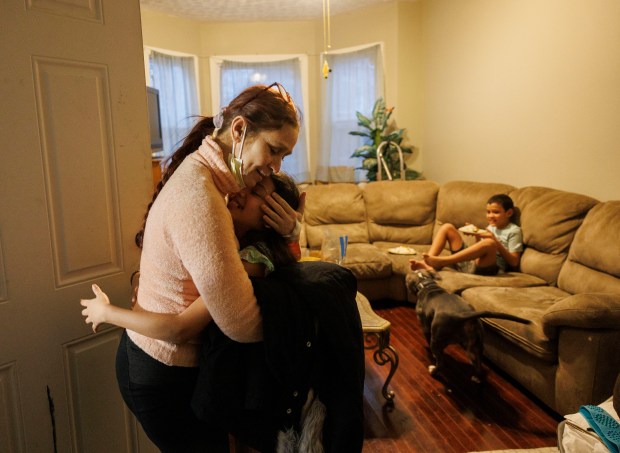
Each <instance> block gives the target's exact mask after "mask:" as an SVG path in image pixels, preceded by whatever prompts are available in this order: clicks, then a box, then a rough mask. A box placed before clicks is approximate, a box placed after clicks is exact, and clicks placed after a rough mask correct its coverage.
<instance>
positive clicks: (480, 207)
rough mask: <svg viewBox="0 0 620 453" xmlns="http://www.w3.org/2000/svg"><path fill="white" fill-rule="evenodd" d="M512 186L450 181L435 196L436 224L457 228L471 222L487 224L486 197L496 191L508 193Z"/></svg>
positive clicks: (481, 224) (480, 225) (512, 188)
mask: <svg viewBox="0 0 620 453" xmlns="http://www.w3.org/2000/svg"><path fill="white" fill-rule="evenodd" d="M512 190H514V186H510V185H508V184H500V183H485V182H469V181H452V182H447V183H445V184H444V185H442V186H441V188H440V189H439V194H438V197H437V225H441V224H443V223H451V224H453V225H455V226H456V227H457V228H458V227H461V226H463V225H465V224H466V223H473V224H474V225H477V226H479V227H480V228H485V227H486V226H487V223H488V222H487V219H486V206H487V201H488V199H489V198H490V197H491V196H493V195H495V194H498V193H505V194H507V193H509V192H510V191H512Z"/></svg>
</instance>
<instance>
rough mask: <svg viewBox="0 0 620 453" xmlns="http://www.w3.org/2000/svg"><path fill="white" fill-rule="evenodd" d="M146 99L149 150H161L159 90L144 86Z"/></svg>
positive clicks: (162, 145) (162, 144)
mask: <svg viewBox="0 0 620 453" xmlns="http://www.w3.org/2000/svg"><path fill="white" fill-rule="evenodd" d="M146 101H147V106H148V111H149V130H150V132H151V151H153V152H155V151H161V150H162V149H163V147H164V143H163V140H162V136H161V113H160V110H159V90H158V89H156V88H152V87H149V86H147V87H146Z"/></svg>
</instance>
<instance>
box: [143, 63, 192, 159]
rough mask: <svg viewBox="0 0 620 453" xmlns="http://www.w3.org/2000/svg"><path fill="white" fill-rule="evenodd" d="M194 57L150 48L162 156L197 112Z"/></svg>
mask: <svg viewBox="0 0 620 453" xmlns="http://www.w3.org/2000/svg"><path fill="white" fill-rule="evenodd" d="M194 60H195V58H194V57H191V56H188V57H185V56H176V55H168V54H165V53H161V52H157V51H151V52H150V55H149V68H150V71H149V72H150V77H151V86H152V87H153V88H157V89H158V90H159V104H160V111H161V127H162V139H163V154H164V156H163V157H164V158H166V157H168V156H170V155H171V154H172V153H173V152H174V151H175V150H176V149H177V148H178V146H179V145H180V142H181V141H182V140H183V139H184V138H185V136H186V135H187V134H188V133H189V131H190V129H191V128H192V126H193V125H194V123H195V120H196V115H198V114H200V111H199V104H198V90H197V87H196V68H195V65H194Z"/></svg>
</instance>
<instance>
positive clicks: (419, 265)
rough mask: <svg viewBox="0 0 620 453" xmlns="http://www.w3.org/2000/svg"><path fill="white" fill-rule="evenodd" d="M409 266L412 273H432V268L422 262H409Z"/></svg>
mask: <svg viewBox="0 0 620 453" xmlns="http://www.w3.org/2000/svg"><path fill="white" fill-rule="evenodd" d="M409 266H410V267H411V270H412V271H422V270H426V271H432V270H433V268H432V267H431V266H429V265H428V264H426V263H425V262H424V261H418V260H409Z"/></svg>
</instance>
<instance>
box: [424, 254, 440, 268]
mask: <svg viewBox="0 0 620 453" xmlns="http://www.w3.org/2000/svg"><path fill="white" fill-rule="evenodd" d="M422 256H423V257H424V263H425V264H426V265H427V266H428V270H436V271H438V270H440V269H441V268H442V267H444V264H443V261H442V260H441V258H440V257H438V256H432V255H429V254H428V253H424V254H423V255H422Z"/></svg>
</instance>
